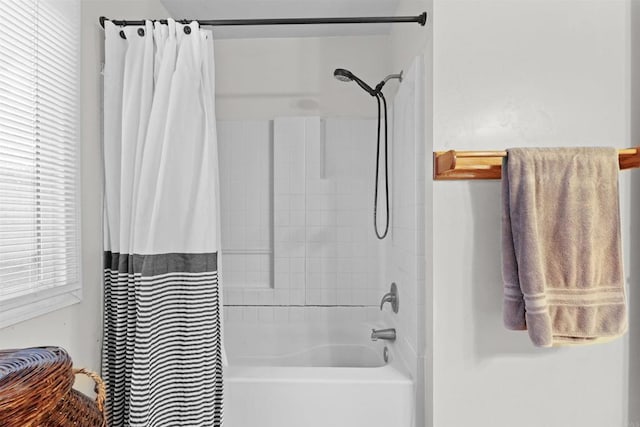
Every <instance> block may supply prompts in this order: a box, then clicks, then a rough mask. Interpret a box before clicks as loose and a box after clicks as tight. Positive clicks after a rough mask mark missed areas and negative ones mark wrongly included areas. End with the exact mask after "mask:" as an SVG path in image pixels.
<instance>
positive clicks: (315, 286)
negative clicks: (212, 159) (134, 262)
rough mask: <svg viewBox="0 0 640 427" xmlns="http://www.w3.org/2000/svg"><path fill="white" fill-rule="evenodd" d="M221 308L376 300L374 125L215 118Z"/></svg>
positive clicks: (308, 119)
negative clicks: (219, 205)
mask: <svg viewBox="0 0 640 427" xmlns="http://www.w3.org/2000/svg"><path fill="white" fill-rule="evenodd" d="M218 136H219V150H220V153H219V156H220V157H219V162H220V186H221V188H220V193H221V207H222V212H221V228H222V230H221V231H222V271H223V273H222V274H223V275H224V280H225V290H224V292H225V305H328V306H331V305H343V306H364V305H376V304H378V302H379V299H380V284H379V283H378V282H379V280H380V279H379V278H380V277H382V273H383V272H382V271H381V269H382V266H381V265H380V263H379V261H378V260H379V254H378V251H379V250H380V245H378V244H377V242H378V240H377V239H376V237H375V234H374V232H373V216H372V211H373V192H374V177H375V156H376V152H375V140H376V122H375V120H368V119H339V118H327V119H321V118H319V117H285V118H276V119H274V120H241V121H220V122H219V123H218Z"/></svg>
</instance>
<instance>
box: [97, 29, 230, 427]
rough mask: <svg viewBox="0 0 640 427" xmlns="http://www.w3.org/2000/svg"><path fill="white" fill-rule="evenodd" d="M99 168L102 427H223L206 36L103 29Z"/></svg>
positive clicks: (208, 37) (216, 209)
mask: <svg viewBox="0 0 640 427" xmlns="http://www.w3.org/2000/svg"><path fill="white" fill-rule="evenodd" d="M122 36H124V37H122ZM104 169H105V210H104V215H105V217H104V225H105V283H104V344H103V363H102V368H103V375H104V378H105V381H106V384H107V389H108V411H109V418H110V425H112V426H115V427H118V426H144V427H153V426H158V427H160V426H162V427H164V426H207V427H211V426H215V427H217V426H221V425H222V343H221V340H222V330H221V328H222V324H221V323H222V321H221V320H222V319H221V289H220V288H219V284H218V271H217V270H218V268H217V267H218V261H219V259H218V251H219V204H218V200H219V189H218V157H217V140H216V121H215V111H214V61H213V40H212V35H211V33H210V32H209V31H204V30H201V29H200V28H199V27H198V24H197V23H195V22H194V23H191V24H189V25H182V24H178V23H176V22H174V21H172V20H169V22H168V24H167V25H161V24H158V23H155V24H153V23H151V22H149V21H147V22H146V24H145V25H144V26H139V27H134V26H128V27H124V28H120V27H116V26H115V25H113V24H112V23H111V22H109V21H107V22H105V69H104Z"/></svg>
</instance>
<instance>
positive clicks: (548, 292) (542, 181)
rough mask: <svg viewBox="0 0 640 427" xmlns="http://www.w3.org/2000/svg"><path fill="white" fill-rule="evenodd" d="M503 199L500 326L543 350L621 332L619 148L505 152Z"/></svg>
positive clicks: (623, 311) (623, 325)
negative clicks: (520, 332)
mask: <svg viewBox="0 0 640 427" xmlns="http://www.w3.org/2000/svg"><path fill="white" fill-rule="evenodd" d="M502 205H503V211H502V264H503V265H502V270H503V271H502V274H503V280H504V313H503V314H504V322H505V325H506V327H507V328H509V329H514V330H524V329H527V330H528V332H529V337H530V338H531V341H533V343H534V344H535V345H536V346H540V347H551V346H555V345H571V344H586V343H593V342H596V341H604V340H610V339H612V338H615V337H618V336H620V335H622V334H623V333H624V332H625V331H626V329H627V310H626V298H625V290H624V276H623V272H622V249H621V239H620V209H619V200H618V153H617V150H615V149H614V148H513V149H510V150H508V157H507V158H506V159H505V161H504V162H503V170H502Z"/></svg>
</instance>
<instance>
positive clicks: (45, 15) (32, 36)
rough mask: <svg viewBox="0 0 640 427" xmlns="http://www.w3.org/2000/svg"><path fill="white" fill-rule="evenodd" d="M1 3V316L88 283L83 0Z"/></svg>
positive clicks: (2, 0) (53, 300)
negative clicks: (82, 198) (82, 203)
mask: <svg viewBox="0 0 640 427" xmlns="http://www.w3.org/2000/svg"><path fill="white" fill-rule="evenodd" d="M0 8H1V13H0V41H1V42H0V313H3V312H4V313H5V314H6V313H8V312H10V311H11V310H16V309H17V308H19V307H23V308H24V307H29V306H31V307H41V308H42V307H46V306H47V305H52V304H55V303H56V301H58V299H56V297H59V296H60V295H62V294H68V293H73V292H75V291H78V290H79V289H80V239H79V237H80V233H79V223H80V217H79V179H78V177H79V108H78V105H79V77H80V76H79V58H80V51H79V49H80V42H79V41H80V34H79V31H80V28H79V22H80V16H79V12H80V10H79V8H80V5H79V1H78V0H49V1H47V0H0ZM47 301H48V302H50V304H48V303H47ZM38 302H39V303H38ZM45 311H46V310H45ZM21 313H22V314H16V315H18V316H20V315H22V316H23V317H24V310H22V312H21ZM27 317H28V316H27Z"/></svg>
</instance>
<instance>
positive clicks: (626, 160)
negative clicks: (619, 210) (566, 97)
mask: <svg viewBox="0 0 640 427" xmlns="http://www.w3.org/2000/svg"><path fill="white" fill-rule="evenodd" d="M506 156H507V152H506V151H456V150H449V151H435V152H434V153H433V179H434V180H437V181H441V180H460V179H500V178H501V177H502V159H503V158H504V157H506ZM619 162H620V169H632V168H637V167H640V147H634V148H625V149H623V150H619Z"/></svg>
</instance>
